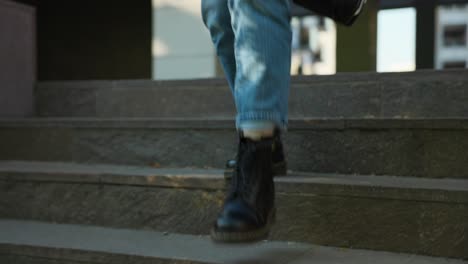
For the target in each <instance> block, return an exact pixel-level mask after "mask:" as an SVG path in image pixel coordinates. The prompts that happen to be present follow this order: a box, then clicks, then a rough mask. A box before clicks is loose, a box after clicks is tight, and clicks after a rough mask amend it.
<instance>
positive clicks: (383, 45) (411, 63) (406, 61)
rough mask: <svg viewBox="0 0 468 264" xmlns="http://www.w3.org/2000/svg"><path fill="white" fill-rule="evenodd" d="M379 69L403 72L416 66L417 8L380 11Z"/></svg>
mask: <svg viewBox="0 0 468 264" xmlns="http://www.w3.org/2000/svg"><path fill="white" fill-rule="evenodd" d="M377 19H378V22H377V25H378V29H377V71H378V72H402V71H414V70H415V68H416V63H415V62H416V9H415V8H398V9H389V10H382V11H379V13H378V17H377Z"/></svg>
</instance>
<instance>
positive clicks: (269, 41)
mask: <svg viewBox="0 0 468 264" xmlns="http://www.w3.org/2000/svg"><path fill="white" fill-rule="evenodd" d="M202 15H203V21H204V23H205V25H206V26H207V28H208V29H209V31H210V33H211V37H212V40H213V43H214V45H215V48H216V52H217V55H218V57H219V59H220V62H221V65H222V67H223V70H224V72H225V75H226V78H227V81H228V84H229V87H230V88H231V90H232V93H233V95H234V99H235V102H236V108H237V117H236V126H237V128H238V129H241V130H242V129H263V128H266V127H268V126H271V125H274V126H275V127H278V128H281V129H286V127H287V122H288V97H289V85H290V79H291V78H290V67H291V37H292V33H291V27H290V3H289V1H288V0H203V2H202Z"/></svg>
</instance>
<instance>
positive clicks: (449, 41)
mask: <svg viewBox="0 0 468 264" xmlns="http://www.w3.org/2000/svg"><path fill="white" fill-rule="evenodd" d="M444 46H446V47H464V46H466V25H446V26H445V27H444Z"/></svg>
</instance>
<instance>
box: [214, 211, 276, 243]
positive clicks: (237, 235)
mask: <svg viewBox="0 0 468 264" xmlns="http://www.w3.org/2000/svg"><path fill="white" fill-rule="evenodd" d="M275 221H276V209H273V210H272V212H271V213H270V215H269V216H268V220H267V223H266V225H265V226H264V227H261V228H259V229H257V230H253V231H249V232H220V231H216V230H215V229H214V228H212V229H211V239H212V240H213V241H214V242H218V243H248V242H257V241H262V240H265V239H267V238H268V236H269V234H270V230H271V227H272V226H273V224H274V223H275Z"/></svg>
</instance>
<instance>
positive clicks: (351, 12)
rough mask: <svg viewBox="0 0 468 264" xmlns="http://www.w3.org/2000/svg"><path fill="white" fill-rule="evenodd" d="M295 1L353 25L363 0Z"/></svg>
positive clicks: (338, 20)
mask: <svg viewBox="0 0 468 264" xmlns="http://www.w3.org/2000/svg"><path fill="white" fill-rule="evenodd" d="M293 1H294V3H296V4H298V5H300V6H302V7H304V8H305V9H308V10H310V11H312V12H314V13H316V14H318V15H321V16H326V17H329V18H331V19H333V20H335V21H336V22H338V23H341V24H343V25H346V26H351V25H352V24H353V23H354V21H355V20H356V18H357V17H358V15H355V12H356V9H357V8H358V7H359V4H360V3H361V1H363V0H293Z"/></svg>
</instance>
